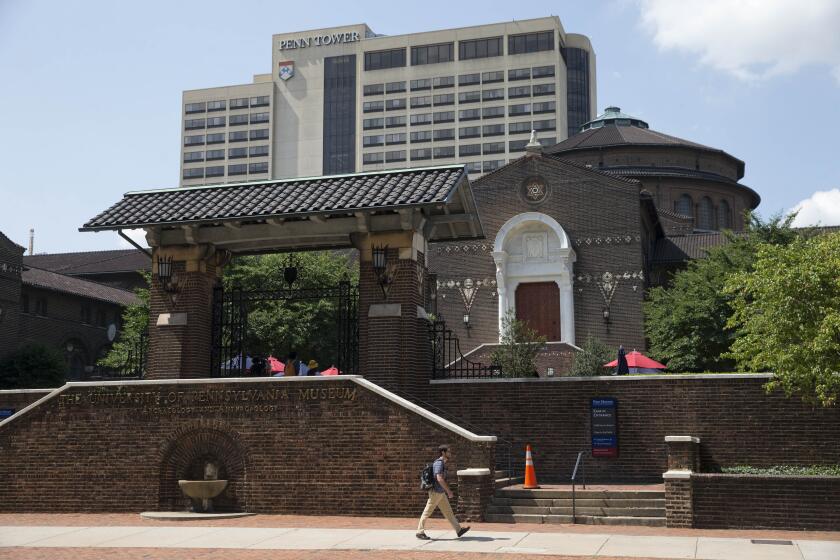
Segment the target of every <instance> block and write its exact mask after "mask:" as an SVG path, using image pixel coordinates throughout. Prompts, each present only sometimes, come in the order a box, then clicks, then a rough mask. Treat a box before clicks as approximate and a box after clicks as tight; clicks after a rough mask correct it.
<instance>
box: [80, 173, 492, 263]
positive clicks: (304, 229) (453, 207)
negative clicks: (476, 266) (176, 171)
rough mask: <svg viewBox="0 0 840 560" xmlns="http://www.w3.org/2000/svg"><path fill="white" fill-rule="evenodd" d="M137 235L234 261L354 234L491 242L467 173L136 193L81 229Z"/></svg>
mask: <svg viewBox="0 0 840 560" xmlns="http://www.w3.org/2000/svg"><path fill="white" fill-rule="evenodd" d="M135 228H143V229H145V230H146V232H147V241H148V242H149V244H150V245H153V246H154V245H157V246H161V245H192V244H198V243H208V244H212V245H214V246H216V247H219V248H224V249H227V250H230V251H231V252H233V253H237V252H255V251H259V250H278V249H279V250H282V249H284V248H289V249H300V248H306V249H318V248H324V249H327V248H341V247H350V246H351V245H352V244H351V239H350V235H351V234H353V233H374V232H386V231H411V230H413V231H417V232H420V233H422V234H423V236H424V237H425V238H426V239H428V240H430V241H453V240H460V239H475V238H482V237H484V233H483V231H482V228H481V222H480V220H479V217H478V213H477V210H476V206H475V201H474V200H473V194H472V189H471V187H470V182H469V179H468V178H467V174H466V171H465V169H464V166H463V165H447V166H440V167H426V168H416V169H403V170H395V171H378V172H371V173H354V174H348V175H331V176H325V177H309V178H301V179H283V180H270V181H259V182H249V183H229V184H219V185H206V186H198V187H179V188H171V189H158V190H148V191H134V192H129V193H126V194H125V195H124V196H123V199H122V200H120V201H119V202H117V203H116V204H114V205H113V206H111V207H110V208H108V209H107V210H105V211H104V212H102V213H100V214H99V215H97V216H96V217H95V218H93V219H92V220H90V221H88V222H87V223H86V224H85V225H84V226H83V227H81V228H79V229H80V231H104V230H122V229H135Z"/></svg>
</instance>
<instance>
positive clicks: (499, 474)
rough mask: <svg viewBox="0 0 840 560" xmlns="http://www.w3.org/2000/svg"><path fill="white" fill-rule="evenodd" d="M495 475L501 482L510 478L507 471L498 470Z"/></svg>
mask: <svg viewBox="0 0 840 560" xmlns="http://www.w3.org/2000/svg"><path fill="white" fill-rule="evenodd" d="M493 475H494V476H495V477H496V480H499V479H500V478H508V472H507V471H506V470H496V471H494V473H493Z"/></svg>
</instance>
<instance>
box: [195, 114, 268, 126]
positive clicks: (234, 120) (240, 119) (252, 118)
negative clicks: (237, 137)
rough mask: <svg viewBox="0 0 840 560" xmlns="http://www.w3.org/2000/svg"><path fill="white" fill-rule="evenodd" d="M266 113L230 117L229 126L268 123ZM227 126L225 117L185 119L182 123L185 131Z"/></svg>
mask: <svg viewBox="0 0 840 560" xmlns="http://www.w3.org/2000/svg"><path fill="white" fill-rule="evenodd" d="M268 115H269V114H268V113H251V114H250V115H248V114H244V115H231V117H230V126H237V125H245V124H260V123H267V122H268ZM225 124H227V122H226V119H225V117H209V118H206V119H187V120H185V121H184V129H185V130H198V129H201V128H218V127H220V126H225Z"/></svg>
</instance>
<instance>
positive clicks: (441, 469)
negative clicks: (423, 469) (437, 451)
mask: <svg viewBox="0 0 840 560" xmlns="http://www.w3.org/2000/svg"><path fill="white" fill-rule="evenodd" d="M432 472H433V473H434V475H435V486H434V488H433V489H434V491H435V492H440V493H441V494H442V493H444V492H445V490H444V489H443V486H441V485H440V482H438V479H437V476H438V475H439V474H440V475H443V479H444V480H446V463H444V462H443V459H436V460H435V462H434V463H432Z"/></svg>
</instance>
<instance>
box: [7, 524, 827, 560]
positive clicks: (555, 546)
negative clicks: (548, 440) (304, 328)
mask: <svg viewBox="0 0 840 560" xmlns="http://www.w3.org/2000/svg"><path fill="white" fill-rule="evenodd" d="M415 522H416V520H411V519H381V518H358V517H347V518H335V517H328V518H324V517H303V516H255V517H251V518H243V519H236V520H225V521H221V520H220V521H181V522H161V521H149V520H144V519H141V518H140V517H139V516H138V515H129V514H115V515H108V514H88V515H83V514H80V515H43V514H19V515H9V514H3V515H0V558H6V557H15V558H16V557H20V558H41V557H43V558H50V557H52V558H56V557H65V555H72V556H73V557H74V558H95V557H104V556H109V557H110V556H112V555H111V554H109V552H111V551H114V552H116V551H119V554H116V557H118V558H123V557H131V558H134V557H137V558H140V557H150V558H160V557H165V558H177V557H183V558H190V557H196V556H197V554H196V553H198V552H201V553H202V554H201V557H202V558H204V557H205V553H210V552H211V551H219V549H225V550H223V551H221V552H223V554H224V557H225V558H263V557H267V556H263V555H259V554H258V555H254V554H253V553H256V552H257V551H273V553H279V552H280V551H300V552H304V551H306V552H308V553H307V554H305V555H301V556H300V557H307V558H310V557H313V556H311V553H312V552H314V551H331V552H336V555H332V554H328V555H325V557H329V558H362V557H364V556H363V554H370V553H372V552H379V553H381V555H379V554H377V555H374V556H375V557H382V558H408V557H410V558H418V557H419V558H429V559H432V558H436V557H446V558H448V557H450V555H451V553H460V554H463V553H482V554H479V555H477V556H475V557H479V558H487V557H493V556H494V555H495V554H499V555H501V554H504V555H505V557H507V558H510V556H511V554H513V555H514V557H515V558H525V557H537V556H542V555H559V556H563V557H569V558H575V557H586V558H667V559H672V558H700V559H710V560H752V559H756V560H759V559H760V560H777V559H778V560H787V559H791V560H794V559H795V560H837V559H838V558H840V533H799V532H780V531H751V532H750V531H715V532H712V531H698V530H673V529H661V528H649V527H615V528H614V527H604V526H595V527H592V526H576V525H553V526H552V525H527V526H526V525H499V524H487V523H484V524H474V525H473V530H471V531H470V532H469V533H467V534H466V535H465V536H464V537H462V538H461V539H457V538H455V535H454V533H453V532H452V531H451V530H449V529H447V528H446V525H445V522H443V521H442V520H433V522H432V523H431V524H430V529H429V530H428V531H427V533H428V534H429V536H430V537H432V540H431V541H421V540H418V539H417V538H415V536H414V530H413V526H414V523H415ZM723 535H728V536H723ZM753 539H762V540H764V541H765V542H753ZM140 549H143V551H144V553H145V554H144V556H133V555H130V553H131V552H132V550H134V551H137V552H139V550H140ZM232 549H239V550H232ZM62 550H63V551H64V554H60V551H62ZM249 551H250V552H249ZM341 551H344V552H346V553H347V554H342V552H341ZM354 551H358V554H353V552H354ZM362 551H365V552H364V553H362ZM368 551H370V552H368ZM389 551H390V552H389ZM178 552H180V555H179V554H177V553H178ZM406 552H410V553H416V554H411V555H410V556H406V555H405V554H403V553H406ZM40 553H43V554H40ZM433 553H447V554H445V555H444V556H438V555H436V554H433ZM460 554H459V556H458V557H459V558H463V557H470V556H473V555H468V556H461V555H460ZM206 557H207V558H211V557H216V556H215V555H207V556H206ZM219 557H222V556H219ZM274 557H278V558H279V557H282V558H293V557H296V556H295V555H288V554H283V555H281V556H274Z"/></svg>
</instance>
